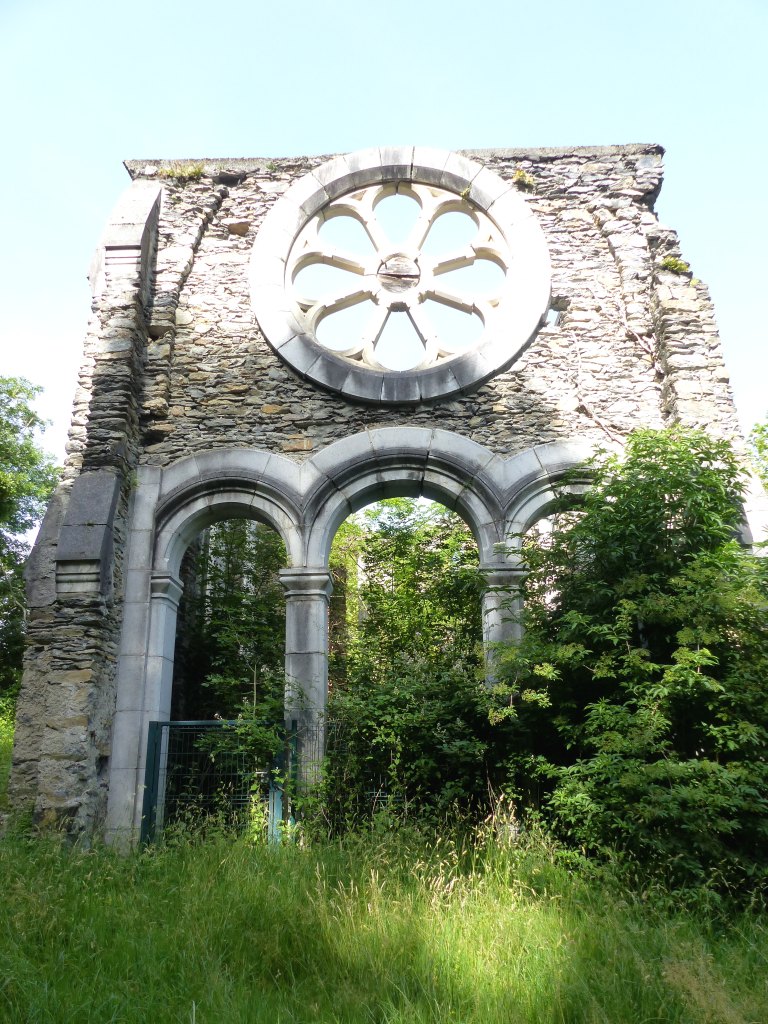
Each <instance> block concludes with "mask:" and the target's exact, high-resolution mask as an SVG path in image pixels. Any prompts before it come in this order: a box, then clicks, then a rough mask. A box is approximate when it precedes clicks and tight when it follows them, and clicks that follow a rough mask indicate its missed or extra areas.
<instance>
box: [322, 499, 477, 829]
mask: <svg viewBox="0 0 768 1024" xmlns="http://www.w3.org/2000/svg"><path fill="white" fill-rule="evenodd" d="M330 569H331V574H332V577H333V583H334V594H333V597H332V599H331V614H330V648H329V650H330V657H329V703H328V725H329V728H328V741H327V742H328V756H327V761H326V774H325V793H326V805H327V813H328V816H329V819H330V821H331V823H332V825H333V826H334V827H339V828H342V829H343V828H344V827H345V825H347V824H349V823H351V822H354V821H356V820H359V819H361V818H365V817H369V816H370V815H371V814H372V813H374V812H377V811H382V810H387V811H393V810H394V809H397V813H398V814H400V813H402V812H403V811H404V810H405V811H407V810H408V809H409V807H418V813H419V815H420V816H423V815H424V814H425V813H427V812H435V813H443V812H445V811H446V810H447V809H448V808H449V807H452V806H455V805H457V804H461V805H463V806H464V807H465V808H466V809H467V810H469V809H470V808H475V807H477V806H478V805H479V804H481V803H482V802H483V801H484V800H485V799H487V794H488V777H487V776H488V769H489V763H490V762H489V754H490V751H491V745H492V742H493V738H492V731H491V728H490V726H489V718H488V699H489V697H488V691H487V689H486V687H485V685H484V681H483V666H484V661H483V652H482V610H481V603H482V594H483V591H484V587H485V580H484V578H483V576H482V574H481V572H480V569H479V558H478V550H477V545H476V543H475V540H474V538H473V536H472V533H471V531H470V529H469V527H468V526H467V525H466V523H465V522H464V521H463V520H462V519H461V518H460V517H459V516H458V515H456V514H455V513H454V512H451V511H450V510H449V509H447V508H446V507H445V506H443V505H441V504H439V503H437V502H433V501H427V500H425V499H421V498H419V499H417V498H390V499H386V500H384V501H380V502H377V503H376V504H373V505H369V506H367V507H366V508H364V509H362V510H361V511H360V512H358V513H356V514H355V515H354V516H351V517H350V518H349V519H347V520H346V522H344V523H343V524H342V525H341V527H340V528H339V530H338V532H337V534H336V537H335V539H334V543H333V547H332V551H331V559H330Z"/></svg>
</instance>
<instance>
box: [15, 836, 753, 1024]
mask: <svg viewBox="0 0 768 1024" xmlns="http://www.w3.org/2000/svg"><path fill="white" fill-rule="evenodd" d="M0 879H2V882H1V883H0V884H1V885H2V899H1V900H0V1020H2V1021H3V1022H8V1024H15V1022H19V1024H21V1022H25V1024H27V1022H46V1024H48V1022H51V1024H54V1022H55V1024H58V1022H62V1024H64V1022H73V1024H74V1022H78V1024H85V1022H93V1024H96V1022H98V1024H106V1022H120V1024H129V1022H131V1024H133V1022H136V1024H139V1022H141V1024H146V1022H148V1021H158V1022H162V1024H170V1022H190V1021H193V1020H194V1022H195V1024H222V1022H224V1024H240V1022H242V1024H246V1022H247V1024H260V1022H269V1024H278V1022H280V1024H288V1022H307V1024H309V1022H313V1024H314V1022H323V1024H324V1022H334V1024H342V1022H344V1024H353V1022H354V1024H358V1022H359V1024H363V1022H365V1024H406V1022H407V1024H421V1022H425V1024H426V1022H430V1024H448V1022H450V1024H469V1022H478V1024H480V1022H482V1024H496V1022H504V1024H518V1022H519V1024H529V1022H530V1024H533V1022H535V1024H581V1022H583V1024H597V1022H601V1024H604V1022H610V1024H623V1022H626V1024H640V1022H650V1021H653V1022H675V1024H678V1022H679V1024H749V1022H758V1021H765V1020H768V963H767V962H766V961H767V959H768V935H767V934H766V927H765V922H764V920H762V919H761V918H760V916H759V915H758V914H757V913H755V914H749V913H744V912H740V913H739V914H738V915H734V917H733V918H732V919H731V920H730V921H728V922H726V921H725V920H724V919H723V917H722V915H721V916H720V917H717V918H713V917H707V916H706V915H705V914H703V913H701V912H700V911H696V910H693V909H688V910H685V909H674V908H672V909H670V907H669V905H667V906H662V905H661V904H660V903H658V902H651V903H650V904H649V903H648V902H647V901H644V900H643V898H641V897H640V896H633V897H628V896H626V895H625V896H622V895H621V893H620V891H619V890H617V889H614V888H611V887H606V886H604V885H600V884H598V883H597V882H596V881H594V880H589V879H588V878H586V877H585V876H584V875H583V874H582V873H580V872H577V871H572V870H568V869H567V868H566V867H565V866H563V864H562V863H561V862H560V861H559V860H558V857H557V856H556V852H555V851H554V850H553V849H552V848H551V847H550V846H549V844H548V843H547V841H546V840H545V839H543V838H541V837H536V836H528V837H522V838H520V837H515V836H514V835H506V834H505V833H503V832H502V833H499V832H498V830H492V829H491V830H487V831H486V832H485V833H483V834H480V835H479V836H477V837H476V838H475V839H474V840H473V841H471V842H467V843H464V844H457V843H456V842H453V841H451V840H448V839H444V838H437V839H434V838H433V839H432V841H430V840H428V839H425V838H424V837H423V836H420V835H418V834H416V833H415V832H411V831H404V830H401V831H399V832H389V833H387V832H382V833H376V832H371V833H370V834H368V835H366V836H362V837H361V836H357V837H351V838H349V839H348V840H345V841H344V842H336V843H332V842H320V843H315V844H310V845H307V846H302V845H301V844H285V845H283V846H281V847H267V846H264V845H259V844H256V845H253V844H249V843H247V842H246V841H244V840H232V839H231V838H227V837H225V836H215V835H214V836H212V837H209V838H208V839H207V841H206V842H195V841H192V840H188V839H184V838H181V839H177V840H174V841H172V842H170V843H168V844H167V845H166V846H164V847H162V848H159V849H154V850H149V851H147V852H144V853H141V854H135V855H132V856H129V857H125V858H122V857H119V856H117V855H115V854H113V853H112V852H110V851H107V850H103V849H99V850H93V851H90V852H82V851H78V850H72V849H69V848H67V847H66V846H64V845H63V844H61V843H59V842H57V841H55V840H52V839H50V838H49V839H43V840H41V839H34V840H32V839H27V838H23V837H18V836H8V837H6V839H5V840H3V841H2V842H0Z"/></svg>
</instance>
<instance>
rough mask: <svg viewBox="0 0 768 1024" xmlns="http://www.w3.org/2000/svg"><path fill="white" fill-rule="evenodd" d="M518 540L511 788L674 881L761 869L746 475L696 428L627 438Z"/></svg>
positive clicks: (763, 648)
mask: <svg viewBox="0 0 768 1024" xmlns="http://www.w3.org/2000/svg"><path fill="white" fill-rule="evenodd" d="M593 470H594V474H595V483H594V487H593V489H592V490H591V491H590V492H589V493H588V494H587V495H586V496H585V498H584V503H583V506H582V507H581V509H580V510H579V511H578V512H576V513H564V514H563V515H561V516H560V517H559V518H558V519H557V520H556V522H555V524H554V527H553V530H552V533H551V534H550V535H549V536H547V535H543V536H542V537H540V538H539V539H535V538H534V539H531V540H530V541H529V543H528V545H527V548H526V551H527V557H528V563H529V566H530V576H529V578H528V581H527V584H526V592H525V597H526V612H525V629H526V633H525V637H524V639H523V641H522V643H521V644H520V645H519V646H518V647H516V648H514V649H509V650H506V651H504V652H502V654H501V658H500V661H501V670H502V672H503V678H504V685H503V686H502V687H500V690H499V695H498V696H499V700H500V706H499V707H497V709H496V712H495V717H496V719H497V720H498V719H511V720H512V721H513V723H514V727H515V729H516V742H517V747H518V752H517V753H516V754H515V755H514V756H513V757H511V758H510V766H511V769H512V777H513V779H514V782H515V784H516V786H517V789H518V792H519V793H520V794H521V795H522V796H523V797H524V798H525V797H527V798H528V799H531V797H532V795H533V794H534V793H535V790H536V787H537V786H538V787H539V792H538V796H539V799H540V802H541V806H542V808H543V810H544V811H545V813H547V814H548V815H550V816H551V819H552V820H553V822H554V823H555V825H556V827H557V828H558V830H559V831H560V832H561V833H562V834H563V835H565V836H567V837H569V838H570V839H571V840H572V841H573V842H575V843H576V844H578V845H579V846H580V847H581V848H583V849H585V850H587V851H592V852H604V851H606V850H613V851H617V850H618V851H622V852H623V853H624V854H625V855H626V856H628V857H630V858H631V859H632V860H633V861H635V862H637V863H641V864H642V865H644V866H645V867H646V868H649V867H656V868H658V869H660V870H663V871H664V872H665V873H666V874H667V875H668V876H669V877H671V878H672V879H673V880H674V881H676V882H685V883H689V882H692V881H693V882H701V881H705V880H707V879H712V878H713V877H714V876H715V875H716V874H717V873H718V872H722V873H723V874H724V875H725V879H726V882H728V883H734V884H737V883H745V882H746V880H748V879H754V878H755V877H757V876H758V875H759V876H761V877H766V871H768V857H766V853H765V851H766V849H768V846H767V845H766V842H767V841H768V694H767V693H766V680H768V564H767V563H766V560H764V559H760V558H756V557H754V556H753V555H751V554H750V553H749V552H747V551H744V550H743V549H742V548H740V546H739V545H738V543H737V542H736V541H735V540H734V539H733V537H734V532H735V530H736V528H737V526H738V523H739V521H740V510H739V502H740V498H741V495H742V490H743V475H742V471H741V468H740V466H739V464H738V461H737V460H736V458H735V456H734V454H733V452H732V450H731V448H730V447H729V445H728V444H727V443H725V442H722V441H715V440H712V439H710V438H708V437H707V436H705V435H704V434H701V433H696V432H687V431H683V430H679V429H678V430H672V431H669V432H655V431H649V430H645V431H638V432H637V433H635V434H634V435H633V436H632V437H631V438H630V439H629V442H628V444H627V448H626V451H625V454H624V456H623V458H621V459H619V458H617V457H613V456H606V455H603V456H602V457H600V458H598V459H597V460H596V461H595V463H594V466H593Z"/></svg>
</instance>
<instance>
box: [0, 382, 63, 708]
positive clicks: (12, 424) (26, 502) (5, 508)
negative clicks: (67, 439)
mask: <svg viewBox="0 0 768 1024" xmlns="http://www.w3.org/2000/svg"><path fill="white" fill-rule="evenodd" d="M39 393H40V388H37V387H34V386H33V385H32V384H30V383H29V382H28V381H26V380H23V379H20V378H14V377H0V695H2V694H3V693H13V692H15V690H16V688H17V686H18V682H19V679H20V677H21V659H22V653H23V647H24V613H25V604H24V580H23V568H24V562H25V560H26V557H27V555H28V554H29V544H28V542H27V540H26V539H25V538H24V536H23V535H24V534H25V533H27V532H28V531H30V530H31V529H32V528H33V527H34V526H35V525H36V524H37V523H38V522H39V521H40V519H41V518H42V515H43V512H44V510H45V504H46V502H47V500H48V498H49V497H50V495H51V492H52V491H53V488H54V487H55V485H56V479H57V475H58V474H57V470H56V468H55V466H54V464H53V462H52V460H51V458H50V457H49V456H48V455H46V454H45V453H44V452H43V451H42V450H41V449H40V448H39V446H38V444H37V442H36V440H35V437H36V433H37V432H38V431H39V430H42V429H43V427H44V425H45V424H44V422H43V420H41V419H40V417H39V416H38V415H37V414H36V413H35V412H34V410H33V409H32V407H31V403H32V402H33V401H34V399H35V397H36V396H37V395H38V394H39Z"/></svg>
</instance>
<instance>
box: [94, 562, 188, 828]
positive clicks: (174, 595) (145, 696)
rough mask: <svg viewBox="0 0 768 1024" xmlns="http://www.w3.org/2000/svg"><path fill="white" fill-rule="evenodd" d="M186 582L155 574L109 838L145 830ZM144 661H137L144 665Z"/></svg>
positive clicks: (119, 747) (119, 754) (115, 747)
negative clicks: (155, 729) (150, 762)
mask: <svg viewBox="0 0 768 1024" xmlns="http://www.w3.org/2000/svg"><path fill="white" fill-rule="evenodd" d="M181 593H182V590H181V584H180V583H179V581H178V580H177V579H175V578H174V577H173V576H170V575H153V576H152V579H151V583H150V594H151V596H150V601H149V636H148V642H147V648H146V660H145V662H144V670H143V678H138V677H137V678H136V679H135V680H134V681H133V685H132V686H131V687H130V690H132V691H133V694H131V693H130V691H129V688H128V687H125V688H124V692H123V693H122V694H121V698H120V701H119V702H118V709H117V711H116V712H115V724H114V733H113V741H112V770H111V772H110V809H109V811H110V813H109V816H108V822H107V834H108V837H109V839H110V840H111V841H114V842H117V843H124V842H125V832H126V830H128V831H129V832H130V839H135V838H136V837H137V836H138V834H139V831H140V829H141V813H142V807H143V798H144V768H145V765H146V757H147V733H148V725H149V722H162V721H167V720H168V718H169V717H170V713H171V687H172V684H173V649H174V646H175V643H176V616H177V613H178V609H179V600H180V598H181ZM138 660H139V659H134V661H138Z"/></svg>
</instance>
